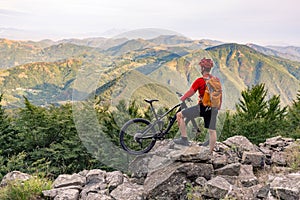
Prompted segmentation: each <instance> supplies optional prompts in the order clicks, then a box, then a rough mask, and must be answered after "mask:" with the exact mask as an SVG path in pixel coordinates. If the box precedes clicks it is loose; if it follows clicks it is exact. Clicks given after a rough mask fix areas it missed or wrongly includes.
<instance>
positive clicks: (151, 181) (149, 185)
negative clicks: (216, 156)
mask: <svg viewBox="0 0 300 200" xmlns="http://www.w3.org/2000/svg"><path fill="white" fill-rule="evenodd" d="M212 173H213V167H212V165H211V164H206V163H180V162H177V163H173V164H171V165H169V166H167V167H164V168H162V169H159V170H156V171H154V172H151V173H150V174H149V175H148V176H147V178H146V180H145V183H144V189H145V193H146V194H147V197H148V198H149V199H153V198H158V199H170V200H171V199H172V200H173V199H181V198H183V196H182V195H184V194H185V192H186V190H185V188H186V184H187V183H189V182H191V181H192V180H194V181H195V180H196V179H197V178H198V177H204V178H206V179H210V178H211V175H212Z"/></svg>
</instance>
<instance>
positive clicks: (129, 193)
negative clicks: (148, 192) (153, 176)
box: [110, 182, 144, 200]
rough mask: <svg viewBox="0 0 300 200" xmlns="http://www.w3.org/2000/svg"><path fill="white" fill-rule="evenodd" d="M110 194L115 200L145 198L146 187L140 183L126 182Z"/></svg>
mask: <svg viewBox="0 0 300 200" xmlns="http://www.w3.org/2000/svg"><path fill="white" fill-rule="evenodd" d="M110 195H111V196H112V197H113V199H114V200H124V199H128V200H143V199H144V188H143V186H141V185H138V184H132V183H130V182H124V183H123V184H121V185H119V186H118V187H117V188H116V189H114V190H113V191H112V192H111V193H110Z"/></svg>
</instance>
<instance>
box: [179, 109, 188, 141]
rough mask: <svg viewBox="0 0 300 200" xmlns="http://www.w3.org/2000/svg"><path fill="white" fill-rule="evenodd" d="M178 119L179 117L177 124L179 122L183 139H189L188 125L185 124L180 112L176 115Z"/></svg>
mask: <svg viewBox="0 0 300 200" xmlns="http://www.w3.org/2000/svg"><path fill="white" fill-rule="evenodd" d="M176 117H177V122H178V126H179V130H180V133H181V136H182V137H187V133H186V125H185V122H184V117H183V115H182V112H178V113H177V114H176Z"/></svg>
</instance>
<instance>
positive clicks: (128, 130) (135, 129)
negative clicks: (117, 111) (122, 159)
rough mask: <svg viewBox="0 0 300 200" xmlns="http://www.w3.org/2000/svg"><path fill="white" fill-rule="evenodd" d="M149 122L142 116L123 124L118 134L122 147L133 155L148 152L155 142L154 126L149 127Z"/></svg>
mask: <svg viewBox="0 0 300 200" xmlns="http://www.w3.org/2000/svg"><path fill="white" fill-rule="evenodd" d="M149 124H150V122H149V121H148V120H146V119H142V118H136V119H132V120H129V121H128V122H127V123H126V124H124V126H123V127H122V128H121V131H120V135H119V137H120V143H121V146H122V148H123V149H124V150H125V151H127V152H128V153H130V154H134V155H140V154H143V153H147V152H149V151H150V150H151V149H152V147H153V146H154V145H155V142H156V139H155V138H154V137H153V136H154V134H155V131H154V128H149Z"/></svg>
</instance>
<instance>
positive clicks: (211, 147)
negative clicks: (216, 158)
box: [208, 129, 217, 152]
mask: <svg viewBox="0 0 300 200" xmlns="http://www.w3.org/2000/svg"><path fill="white" fill-rule="evenodd" d="M208 133H209V151H210V152H213V150H214V148H215V145H216V142H217V131H216V130H212V129H208Z"/></svg>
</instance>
